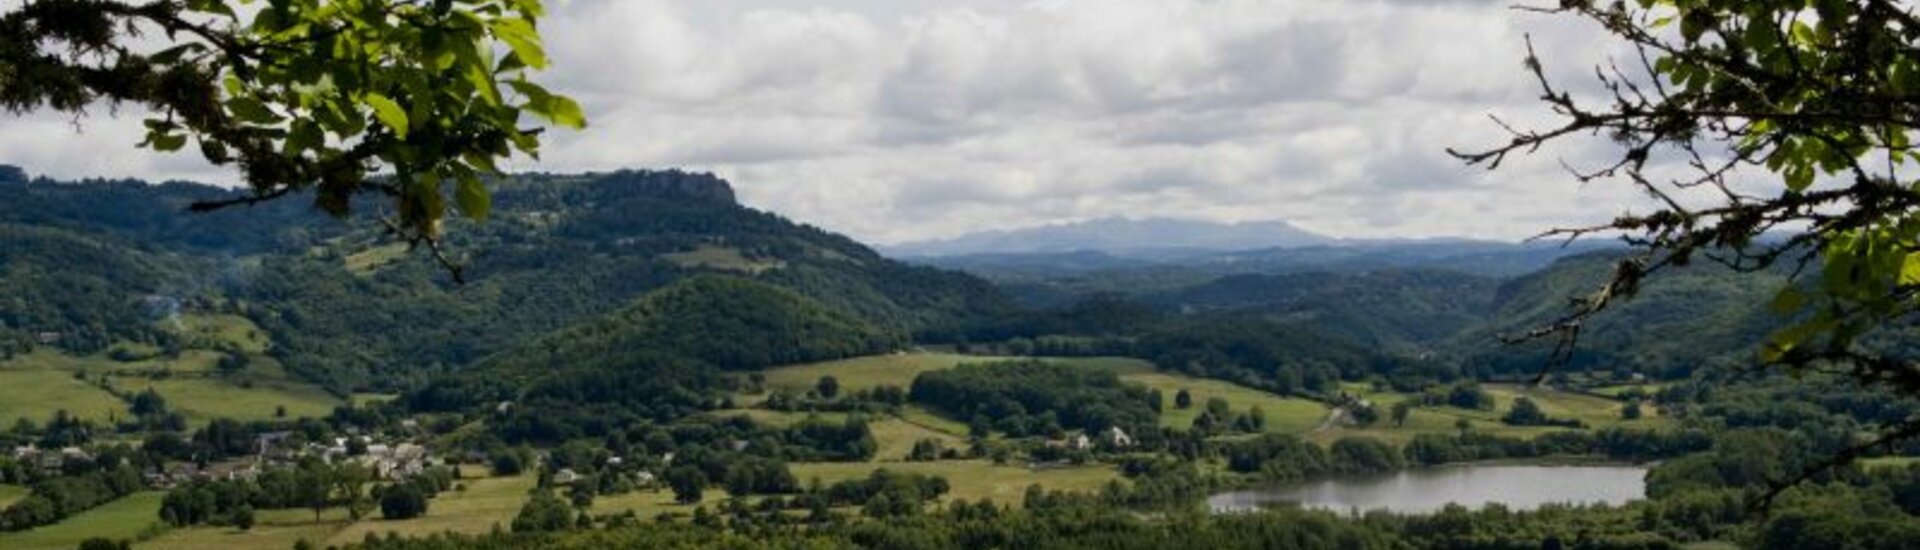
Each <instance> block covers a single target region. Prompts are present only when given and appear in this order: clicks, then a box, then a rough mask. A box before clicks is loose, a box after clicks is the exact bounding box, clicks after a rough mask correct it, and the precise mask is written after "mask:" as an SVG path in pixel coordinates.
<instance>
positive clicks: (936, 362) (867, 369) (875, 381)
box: [766, 353, 1005, 392]
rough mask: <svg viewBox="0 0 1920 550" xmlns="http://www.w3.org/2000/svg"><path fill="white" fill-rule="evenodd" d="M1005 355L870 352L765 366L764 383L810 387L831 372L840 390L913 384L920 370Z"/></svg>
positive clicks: (795, 388)
mask: <svg viewBox="0 0 1920 550" xmlns="http://www.w3.org/2000/svg"><path fill="white" fill-rule="evenodd" d="M1002 359H1005V358H995V357H980V356H974V355H955V354H945V353H905V354H896V355H874V356H869V357H856V358H853V359H843V360H840V361H828V362H825V363H812V364H807V365H795V366H791V367H780V368H777V369H769V370H767V371H766V373H767V386H768V387H769V388H774V389H786V390H791V391H796V392H804V391H807V390H811V389H813V387H814V384H816V383H818V382H819V381H820V377H822V376H827V375H833V376H834V377H835V378H838V379H839V380H840V390H841V391H857V390H865V389H871V388H874V387H878V386H897V387H900V388H908V387H912V386H913V379H914V377H916V376H919V375H920V373H923V372H928V371H936V370H946V369H950V368H953V367H955V366H958V365H961V364H964V363H984V362H990V361H996V360H1002Z"/></svg>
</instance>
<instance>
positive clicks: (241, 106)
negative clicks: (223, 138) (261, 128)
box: [227, 96, 285, 124]
mask: <svg viewBox="0 0 1920 550" xmlns="http://www.w3.org/2000/svg"><path fill="white" fill-rule="evenodd" d="M227 112H229V113H233V117H234V118H237V119H240V121H241V122H250V123H253V124H278V123H280V121H282V120H285V119H284V118H283V117H281V116H280V115H279V114H278V113H274V112H273V110H272V109H268V108H267V104H266V103H263V102H261V101H260V100H258V99H254V98H252V97H248V96H236V97H233V98H231V99H228V100H227Z"/></svg>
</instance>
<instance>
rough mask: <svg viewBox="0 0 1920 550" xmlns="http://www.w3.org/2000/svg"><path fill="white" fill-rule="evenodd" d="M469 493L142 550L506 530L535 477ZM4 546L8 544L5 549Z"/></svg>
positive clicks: (163, 540)
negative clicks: (411, 510) (410, 514)
mask: <svg viewBox="0 0 1920 550" xmlns="http://www.w3.org/2000/svg"><path fill="white" fill-rule="evenodd" d="M463 483H465V484H466V485H467V490H466V491H447V492H444V493H441V494H440V495H439V496H437V497H434V499H433V500H432V501H431V502H430V503H429V504H428V505H427V515H425V516H422V517H418V518H414V519H410V520H404V521H388V520H383V519H380V518H379V513H378V512H375V513H374V514H373V516H372V517H369V518H365V519H362V520H360V521H358V522H353V521H349V520H348V518H347V516H346V511H345V510H343V509H340V508H333V509H329V510H326V511H325V512H323V513H322V514H321V515H320V522H319V523H315V522H314V518H313V512H312V511H311V510H263V511H260V512H258V513H257V515H256V517H255V519H256V521H257V522H258V524H257V525H255V526H254V528H253V529H252V530H249V531H240V530H238V529H232V528H225V527H194V528H189V529H175V530H172V531H169V532H167V533H166V534H164V535H161V536H160V537H157V538H155V539H153V540H151V541H148V542H146V543H144V544H136V545H134V547H135V548H139V549H141V550H149V549H152V550H176V549H178V550H190V549H201V548H207V549H228V548H231V549H244V548H291V547H292V546H293V544H294V543H296V542H298V541H300V540H301V539H306V540H307V541H308V542H312V543H314V544H316V545H318V546H320V547H326V546H335V545H344V544H349V543H358V542H360V541H361V540H363V539H365V538H366V536H367V534H368V533H377V534H381V535H385V534H386V533H388V532H394V533H399V534H401V535H403V536H423V535H430V534H434V533H443V532H447V531H453V532H459V533H485V532H487V531H489V530H491V529H493V526H494V524H496V523H498V524H499V525H500V526H501V527H502V528H506V527H509V524H511V523H513V516H514V515H515V514H518V513H519V512H520V506H521V505H522V504H524V503H525V502H526V500H527V491H528V490H529V489H532V488H533V485H534V477H533V476H530V475H529V476H517V477H501V478H489V479H477V480H467V481H464V482H463ZM0 546H3V545H0Z"/></svg>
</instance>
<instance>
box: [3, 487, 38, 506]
mask: <svg viewBox="0 0 1920 550" xmlns="http://www.w3.org/2000/svg"><path fill="white" fill-rule="evenodd" d="M29 492H31V491H30V490H28V489H27V488H26V487H21V486H19V485H0V509H4V508H6V507H8V506H12V505H13V503H15V502H20V499H23V498H27V493H29Z"/></svg>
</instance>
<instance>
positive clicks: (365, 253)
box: [342, 243, 407, 276]
mask: <svg viewBox="0 0 1920 550" xmlns="http://www.w3.org/2000/svg"><path fill="white" fill-rule="evenodd" d="M406 256H407V244H406V243H387V244H382V245H378V246H374V247H370V248H367V249H366V250H361V251H359V252H355V253H352V254H348V255H347V256H346V257H345V258H343V259H342V261H343V263H344V264H345V265H346V268H347V271H348V272H351V273H353V274H355V275H362V276H365V275H372V274H374V273H377V272H379V271H380V268H381V267H384V266H386V265H387V264H390V263H393V262H396V261H399V260H400V259H401V258H405V257H406Z"/></svg>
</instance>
